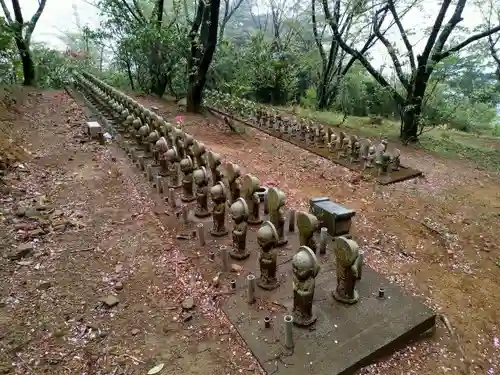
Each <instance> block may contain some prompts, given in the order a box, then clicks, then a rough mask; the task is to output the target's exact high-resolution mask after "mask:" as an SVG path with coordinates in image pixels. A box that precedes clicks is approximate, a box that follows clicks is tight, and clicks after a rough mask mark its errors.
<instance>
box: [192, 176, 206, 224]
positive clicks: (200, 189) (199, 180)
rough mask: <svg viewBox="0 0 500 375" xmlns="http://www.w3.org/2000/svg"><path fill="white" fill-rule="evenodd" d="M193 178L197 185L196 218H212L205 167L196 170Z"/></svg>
mask: <svg viewBox="0 0 500 375" xmlns="http://www.w3.org/2000/svg"><path fill="white" fill-rule="evenodd" d="M193 178H194V183H195V185H196V208H195V210H194V216H196V217H199V218H203V217H207V216H210V211H209V210H208V191H209V188H208V174H207V170H206V169H205V167H200V168H198V169H197V170H195V171H194V172H193Z"/></svg>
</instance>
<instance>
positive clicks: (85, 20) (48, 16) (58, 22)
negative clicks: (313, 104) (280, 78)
mask: <svg viewBox="0 0 500 375" xmlns="http://www.w3.org/2000/svg"><path fill="white" fill-rule="evenodd" d="M5 1H6V2H7V3H8V6H9V8H12V6H11V1H10V0H5ZM90 1H92V0H90ZM260 1H262V2H265V1H268V0H260ZM260 1H259V2H260ZM470 2H472V1H469V3H470ZM21 3H22V9H23V15H24V18H25V20H28V19H29V18H31V16H32V15H33V14H34V13H35V11H36V9H37V7H38V0H21ZM440 4H441V1H438V0H424V1H423V7H422V8H421V9H413V10H412V11H410V12H409V13H408V14H407V16H406V17H405V18H404V25H405V28H407V29H414V30H415V34H414V35H413V36H412V37H411V41H412V43H416V47H415V51H416V53H415V54H417V52H418V51H419V50H421V49H423V45H424V43H425V40H422V36H423V33H422V32H419V31H422V30H425V29H426V28H428V27H430V26H431V25H432V22H433V20H434V19H435V17H436V13H437V10H438V8H439V5H440ZM75 6H76V9H77V10H78V15H79V18H80V23H81V25H82V26H84V25H86V24H87V25H89V26H90V27H91V28H93V27H97V26H98V25H99V18H98V16H97V9H96V8H94V7H93V6H92V5H90V4H88V3H87V2H85V1H84V0H47V4H46V6H45V10H44V12H43V14H42V16H41V18H40V20H39V22H38V24H37V26H36V29H35V32H34V35H33V39H34V40H35V41H37V42H45V43H47V44H49V45H50V46H52V47H54V48H58V49H65V45H64V43H63V42H62V41H61V40H60V39H59V38H58V36H60V35H61V33H62V32H76V31H77V30H78V28H77V23H76V16H75V9H74V7H75ZM451 8H452V7H451ZM264 9H265V7H260V11H263V10H264ZM451 10H452V9H450V11H449V14H448V17H449V16H450V15H451ZM463 15H464V21H463V22H462V23H461V25H462V26H466V27H473V26H476V25H478V24H479V23H480V22H481V19H482V16H481V14H480V12H479V11H477V10H476V9H474V8H473V7H471V6H467V7H466V9H465V11H464V13H463ZM391 34H392V35H391ZM391 34H389V37H390V39H391V40H398V39H399V40H400V37H399V35H398V34H397V33H396V30H394V32H393V33H391ZM424 39H425V38H424ZM418 41H420V42H419V43H417V42H418ZM371 55H372V57H373V59H374V63H375V65H378V66H381V65H382V64H384V62H389V59H388V56H387V53H386V51H385V48H384V47H383V46H381V45H377V46H375V48H374V49H373V50H372V54H371Z"/></svg>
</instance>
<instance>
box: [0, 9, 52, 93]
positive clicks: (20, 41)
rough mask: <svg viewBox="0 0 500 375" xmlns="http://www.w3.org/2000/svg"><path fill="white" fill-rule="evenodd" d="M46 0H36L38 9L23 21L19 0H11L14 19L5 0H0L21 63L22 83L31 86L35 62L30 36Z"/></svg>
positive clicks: (34, 82) (34, 81)
mask: <svg viewBox="0 0 500 375" xmlns="http://www.w3.org/2000/svg"><path fill="white" fill-rule="evenodd" d="M46 1H47V0H39V1H38V9H37V11H36V12H35V14H34V15H33V17H31V20H30V21H29V22H26V23H25V22H24V18H23V13H22V11H21V6H20V5H19V0H12V8H13V10H14V19H12V16H11V15H10V12H9V9H8V8H7V5H6V4H5V0H0V5H1V6H2V10H3V12H4V13H5V19H6V20H7V23H8V25H9V26H10V30H11V31H12V33H13V37H14V41H15V42H16V47H17V50H18V52H19V56H20V58H21V62H22V64H23V76H24V85H25V86H33V85H35V84H36V77H35V64H34V63H33V58H32V56H31V51H30V43H31V36H32V35H33V31H34V30H35V26H36V23H37V22H38V20H39V19H40V16H41V15H42V12H43V9H44V8H45V3H46Z"/></svg>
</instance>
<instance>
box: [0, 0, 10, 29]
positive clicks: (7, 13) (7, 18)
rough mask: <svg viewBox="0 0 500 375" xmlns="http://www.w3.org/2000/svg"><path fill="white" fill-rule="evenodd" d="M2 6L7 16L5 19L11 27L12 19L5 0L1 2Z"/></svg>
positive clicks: (0, 0)
mask: <svg viewBox="0 0 500 375" xmlns="http://www.w3.org/2000/svg"><path fill="white" fill-rule="evenodd" d="M0 4H1V5H2V10H3V13H4V14H5V19H6V20H7V22H8V23H9V25H12V17H11V15H10V12H9V8H7V4H5V0H0Z"/></svg>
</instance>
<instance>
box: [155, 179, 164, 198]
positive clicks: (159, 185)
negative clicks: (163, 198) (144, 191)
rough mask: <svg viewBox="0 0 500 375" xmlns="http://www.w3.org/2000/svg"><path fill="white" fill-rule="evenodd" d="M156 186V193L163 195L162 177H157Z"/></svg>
mask: <svg viewBox="0 0 500 375" xmlns="http://www.w3.org/2000/svg"><path fill="white" fill-rule="evenodd" d="M155 185H156V192H157V193H158V194H160V195H161V194H162V193H163V177H162V176H156V182H155Z"/></svg>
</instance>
